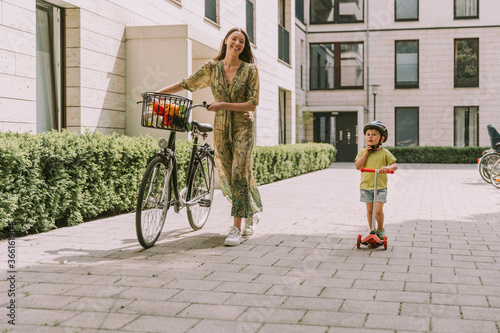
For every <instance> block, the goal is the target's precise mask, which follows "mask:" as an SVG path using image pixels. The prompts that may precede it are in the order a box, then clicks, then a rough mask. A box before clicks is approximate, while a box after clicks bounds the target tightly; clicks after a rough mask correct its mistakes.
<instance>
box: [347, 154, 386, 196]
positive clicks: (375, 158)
mask: <svg viewBox="0 0 500 333" xmlns="http://www.w3.org/2000/svg"><path fill="white" fill-rule="evenodd" d="M364 153H365V149H361V151H360V152H359V153H358V155H357V156H356V159H355V160H354V161H357V160H359V159H360V158H361V156H363V154H364ZM394 162H396V158H395V157H394V155H392V153H391V152H390V151H388V150H387V149H385V148H382V149H380V150H379V151H377V152H375V153H370V154H368V157H367V158H366V162H365V165H363V167H364V168H367V169H380V168H381V167H383V166H388V165H390V164H392V163H394ZM359 187H360V188H362V189H363V190H373V189H374V188H375V173H372V172H361V184H360V185H359ZM385 188H387V174H381V173H380V174H379V175H378V184H377V190H382V189H385Z"/></svg>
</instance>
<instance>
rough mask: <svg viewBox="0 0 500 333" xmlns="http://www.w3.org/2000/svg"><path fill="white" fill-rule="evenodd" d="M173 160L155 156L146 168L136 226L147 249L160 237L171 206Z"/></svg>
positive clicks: (143, 245) (138, 234)
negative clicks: (169, 160)
mask: <svg viewBox="0 0 500 333" xmlns="http://www.w3.org/2000/svg"><path fill="white" fill-rule="evenodd" d="M171 164H172V163H171V162H167V161H166V160H165V159H164V158H162V157H160V156H157V157H155V158H154V159H153V160H152V161H151V162H150V163H149V165H148V167H147V168H146V172H145V173H144V176H143V178H142V182H141V186H140V188H139V195H138V197H137V211H136V215H135V228H136V232H137V239H138V240H139V243H140V244H141V245H142V247H144V248H145V249H147V248H150V247H151V246H153V245H154V244H155V243H156V241H157V240H158V237H160V234H161V231H162V229H163V224H164V223H165V219H166V217H167V211H168V209H169V207H170V191H171V188H170V184H171V181H170V178H171V176H172V167H171Z"/></svg>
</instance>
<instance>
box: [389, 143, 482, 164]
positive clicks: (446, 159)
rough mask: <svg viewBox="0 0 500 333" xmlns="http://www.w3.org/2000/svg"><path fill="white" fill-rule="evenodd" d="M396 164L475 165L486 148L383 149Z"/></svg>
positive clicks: (427, 147)
mask: <svg viewBox="0 0 500 333" xmlns="http://www.w3.org/2000/svg"><path fill="white" fill-rule="evenodd" d="M385 148H386V149H388V150H389V151H390V152H391V153H392V154H393V155H394V156H395V157H396V158H397V159H398V160H397V163H445V164H451V163H458V164H462V163H476V162H477V159H478V158H479V157H481V156H482V152H483V150H485V149H488V147H437V146H422V147H385Z"/></svg>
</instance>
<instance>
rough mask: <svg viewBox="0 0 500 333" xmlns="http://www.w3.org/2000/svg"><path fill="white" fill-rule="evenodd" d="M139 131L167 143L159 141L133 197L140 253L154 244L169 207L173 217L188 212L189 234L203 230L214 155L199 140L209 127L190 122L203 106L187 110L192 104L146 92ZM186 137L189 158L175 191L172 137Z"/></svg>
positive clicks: (204, 103)
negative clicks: (160, 135)
mask: <svg viewBox="0 0 500 333" xmlns="http://www.w3.org/2000/svg"><path fill="white" fill-rule="evenodd" d="M142 98H143V100H142V101H141V102H138V103H142V117H141V125H142V126H145V127H150V128H160V129H165V130H169V131H170V135H169V139H168V141H167V140H165V139H160V140H159V141H158V145H159V146H160V150H159V151H158V153H157V154H156V156H155V157H154V158H153V159H152V160H151V162H149V164H148V166H147V168H146V171H145V173H144V176H143V178H142V182H141V185H140V188H139V194H138V197H137V211H136V220H135V225H136V231H137V239H138V240H139V243H140V244H141V245H142V246H143V247H144V248H145V249H147V248H149V247H151V246H153V245H154V244H155V242H156V241H157V240H158V238H159V237H160V234H161V232H162V229H163V225H164V224H165V220H166V217H167V212H168V210H169V208H170V207H171V206H172V207H173V208H174V211H175V212H176V213H178V212H179V211H180V210H181V209H182V208H184V207H186V208H187V216H188V220H189V224H190V225H191V227H192V228H193V229H194V230H199V229H201V228H203V226H204V225H205V223H206V221H207V219H208V215H209V214H210V208H211V206H212V199H213V193H214V157H213V155H214V150H213V148H212V147H210V145H209V144H208V143H207V142H205V143H204V144H202V145H198V138H199V137H200V136H201V137H202V138H203V140H205V139H206V137H207V133H208V132H211V131H212V130H213V128H212V125H210V124H203V123H199V122H197V121H195V120H193V121H191V122H189V121H188V119H189V115H190V113H191V110H192V109H193V108H195V107H205V108H206V107H207V106H208V105H207V103H206V102H203V104H196V105H192V101H191V100H189V99H187V98H184V97H181V96H176V95H170V94H161V93H153V92H145V93H143V94H142ZM185 131H189V132H191V134H192V137H193V146H192V147H191V156H190V159H189V165H188V169H187V173H186V183H185V187H184V189H182V190H181V191H179V186H178V177H177V159H176V151H175V138H176V133H177V132H185Z"/></svg>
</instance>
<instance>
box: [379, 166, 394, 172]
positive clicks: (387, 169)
mask: <svg viewBox="0 0 500 333" xmlns="http://www.w3.org/2000/svg"><path fill="white" fill-rule="evenodd" d="M389 170H391V169H389V168H388V167H386V166H383V167H381V168H380V169H379V170H378V173H388V172H390V171H389Z"/></svg>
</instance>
